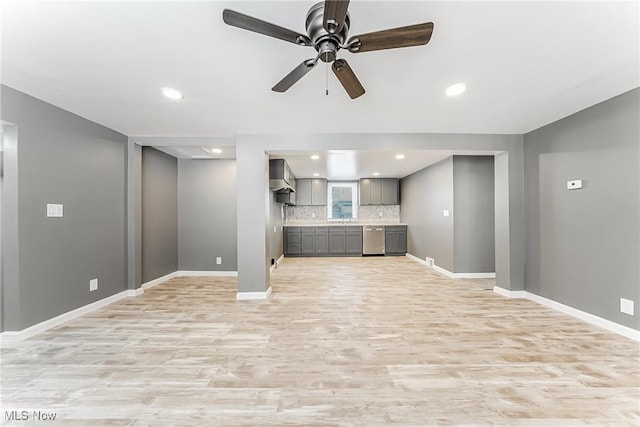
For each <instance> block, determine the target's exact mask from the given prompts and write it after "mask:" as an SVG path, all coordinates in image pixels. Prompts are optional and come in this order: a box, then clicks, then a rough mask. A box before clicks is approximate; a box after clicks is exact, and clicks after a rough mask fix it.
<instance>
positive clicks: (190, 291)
mask: <svg viewBox="0 0 640 427" xmlns="http://www.w3.org/2000/svg"><path fill="white" fill-rule="evenodd" d="M271 284H272V287H273V293H272V294H271V296H270V298H269V299H268V300H266V301H236V300H235V291H236V281H235V279H229V278H193V277H189V278H176V279H172V280H170V281H169V282H167V283H165V284H162V285H159V286H157V287H155V288H152V289H150V290H148V291H146V292H145V293H144V294H143V295H141V296H139V297H135V298H129V299H126V300H122V301H120V302H118V303H115V304H112V305H110V306H108V307H105V308H103V309H100V310H98V311H95V312H93V313H91V314H89V315H86V316H84V317H82V318H79V319H76V320H74V321H71V322H69V323H67V324H65V325H62V326H60V327H57V328H55V329H52V330H50V331H48V332H45V333H42V334H40V335H38V336H35V337H33V338H31V339H29V340H26V341H24V342H21V343H15V344H5V345H4V346H3V348H2V354H1V355H2V360H1V362H2V365H1V367H2V373H1V379H2V385H1V402H0V406H1V410H2V412H1V413H0V416H1V417H2V422H3V425H17V426H22V425H63V426H166V425H175V426H207V425H211V426H216V425H219V426H270V425H287V426H294V425H299V426H381V425H406V426H430V425H480V426H483V425H500V426H578V425H611V426H627V425H629V426H633V425H635V426H637V425H639V423H640V347H639V344H638V343H637V342H634V341H631V340H629V339H627V338H624V337H621V336H618V335H615V334H612V333H609V332H607V331H604V330H601V329H599V328H597V327H595V326H592V325H589V324H587V323H583V322H581V321H579V320H576V319H573V318H571V317H568V316H566V315H563V314H560V313H557V312H555V311H552V310H550V309H548V308H545V307H543V306H540V305H537V304H536V303H534V302H531V301H527V300H513V299H507V298H503V297H501V296H499V295H497V294H495V293H493V292H492V291H491V290H490V288H491V284H490V283H487V281H486V280H485V281H476V282H474V281H468V280H452V279H448V278H446V277H444V276H442V275H440V274H439V273H437V272H435V271H434V270H431V269H428V268H426V267H424V266H422V265H420V264H418V263H415V262H413V261H411V260H408V259H407V258H404V257H394V258H389V257H387V258H379V257H376V258H292V259H286V260H284V262H283V263H282V264H281V265H280V267H279V268H278V269H277V270H276V271H275V272H274V273H273V274H272V278H271ZM22 410H26V411H28V418H29V419H28V420H26V421H8V420H7V419H6V418H7V413H6V412H5V411H18V412H19V413H18V415H20V411H22ZM34 410H35V411H43V412H45V413H55V414H56V419H55V420H54V421H46V422H45V421H37V420H34V419H33V411H34Z"/></svg>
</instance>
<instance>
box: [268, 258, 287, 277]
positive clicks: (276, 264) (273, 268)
mask: <svg viewBox="0 0 640 427" xmlns="http://www.w3.org/2000/svg"><path fill="white" fill-rule="evenodd" d="M283 259H284V255H280V258H278V259H277V260H276V262H275V264H273V265H272V266H271V267H269V272H270V273H273V270H275V269H276V268H278V266H279V265H280V263H281V262H282V260H283Z"/></svg>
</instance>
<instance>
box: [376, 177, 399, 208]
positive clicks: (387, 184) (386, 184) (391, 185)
mask: <svg viewBox="0 0 640 427" xmlns="http://www.w3.org/2000/svg"><path fill="white" fill-rule="evenodd" d="M380 181H382V204H383V205H399V204H400V197H399V193H400V191H398V190H399V187H400V185H399V182H398V180H397V179H395V178H384V179H381V180H380Z"/></svg>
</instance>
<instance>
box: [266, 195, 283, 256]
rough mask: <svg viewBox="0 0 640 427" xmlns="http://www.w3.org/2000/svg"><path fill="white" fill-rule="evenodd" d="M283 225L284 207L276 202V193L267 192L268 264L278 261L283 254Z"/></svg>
mask: <svg viewBox="0 0 640 427" xmlns="http://www.w3.org/2000/svg"><path fill="white" fill-rule="evenodd" d="M283 224H284V206H283V205H282V203H278V202H276V193H274V192H273V191H269V227H268V229H267V241H268V243H269V253H268V255H269V258H270V259H269V264H271V260H273V262H275V261H278V258H280V257H281V256H282V255H283V254H284V248H283V236H282V225H283Z"/></svg>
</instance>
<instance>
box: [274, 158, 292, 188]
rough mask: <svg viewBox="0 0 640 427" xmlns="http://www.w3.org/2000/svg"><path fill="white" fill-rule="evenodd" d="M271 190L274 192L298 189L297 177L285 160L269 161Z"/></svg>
mask: <svg viewBox="0 0 640 427" xmlns="http://www.w3.org/2000/svg"><path fill="white" fill-rule="evenodd" d="M269 188H270V189H271V190H274V191H281V190H284V189H293V190H295V188H296V177H295V175H294V174H293V172H292V171H291V168H290V167H289V164H288V163H287V162H286V161H285V160H284V159H271V160H269Z"/></svg>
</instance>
